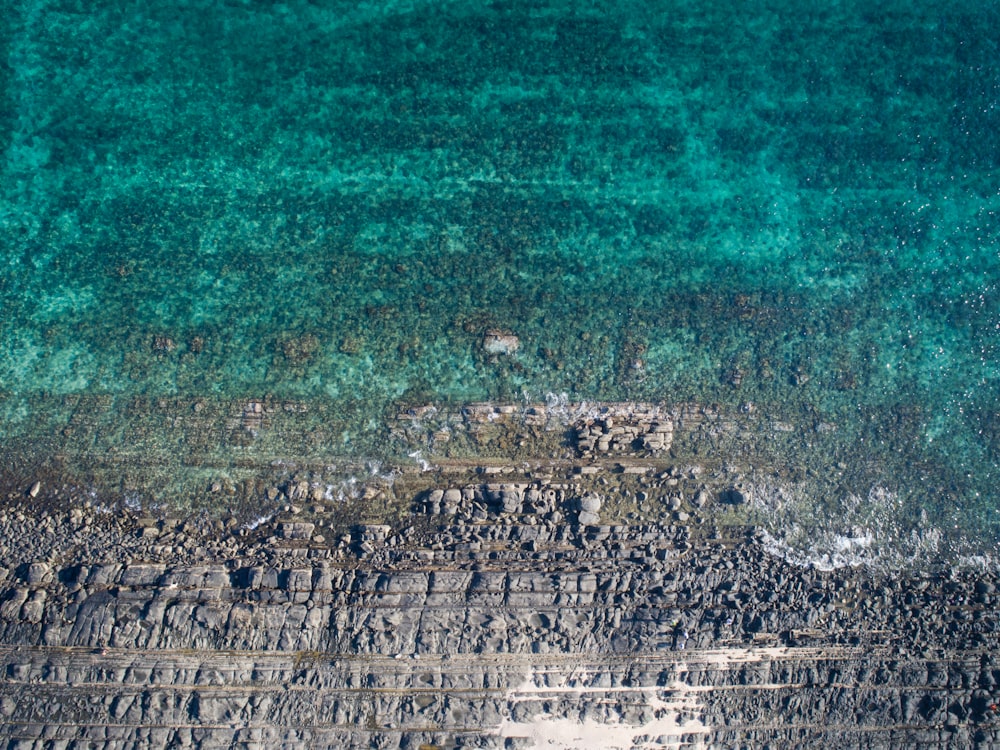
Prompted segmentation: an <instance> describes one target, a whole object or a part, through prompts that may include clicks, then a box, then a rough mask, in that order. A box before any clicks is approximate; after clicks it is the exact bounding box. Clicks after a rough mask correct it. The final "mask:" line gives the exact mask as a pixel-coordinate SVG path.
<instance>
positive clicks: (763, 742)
mask: <svg viewBox="0 0 1000 750" xmlns="http://www.w3.org/2000/svg"><path fill="white" fill-rule="evenodd" d="M639 411H640V412H641V414H642V416H641V417H640V418H638V419H636V420H633V421H631V422H629V421H628V419H627V418H624V417H623V416H622V415H621V414H616V415H612V416H611V417H610V419H604V418H602V419H601V421H600V426H599V427H598V430H599V433H600V434H599V436H597V440H596V442H595V445H594V446H593V448H590V447H580V445H579V444H574V445H573V446H571V448H572V450H573V452H574V455H573V456H571V457H569V458H567V459H565V460H564V459H562V458H561V459H560V460H554V459H553V458H552V457H551V456H548V457H539V458H538V460H537V461H535V462H534V463H530V462H528V463H525V462H520V463H517V464H514V463H503V462H497V461H486V460H482V461H464V462H463V461H457V460H456V461H451V462H445V461H442V462H440V463H439V464H436V465H435V467H434V468H433V470H426V471H423V470H420V469H419V468H411V469H407V470H405V471H404V470H401V476H400V477H399V478H398V480H397V481H396V482H395V484H394V486H393V487H392V488H391V490H389V489H387V488H385V487H381V486H379V487H376V489H374V490H371V491H368V490H363V491H361V492H360V493H359V497H360V498H365V497H369V498H370V499H372V500H374V498H376V497H378V496H379V494H378V493H382V494H385V493H391V494H392V495H393V497H394V498H395V501H398V502H399V503H402V505H403V507H404V511H403V512H401V513H399V514H397V515H396V516H394V517H392V518H390V517H375V516H376V514H374V513H371V512H370V511H365V510H364V509H363V508H360V507H359V508H356V509H355V516H356V518H355V521H356V522H354V523H344V521H343V519H344V518H345V514H344V512H343V511H337V512H336V513H335V512H334V511H332V510H331V509H330V508H329V507H328V506H327V505H324V503H323V502H322V501H321V500H317V499H316V498H312V497H311V496H312V494H313V490H314V489H315V487H312V486H310V481H309V480H308V479H302V478H297V477H292V478H290V479H288V480H286V481H284V482H282V483H281V484H280V485H276V486H274V487H272V488H265V489H264V490H263V492H265V493H268V492H270V493H271V495H273V497H272V500H274V501H275V502H276V503H279V504H280V510H278V511H276V513H275V514H274V515H273V516H272V517H270V518H265V519H258V520H257V521H256V522H255V523H253V524H246V523H241V522H237V521H235V520H233V519H211V518H207V517H200V518H189V519H174V518H169V517H165V516H162V515H161V516H146V515H141V514H140V513H138V512H129V511H127V510H126V511H121V510H116V511H115V512H109V511H108V510H107V509H104V508H101V507H100V506H94V505H85V504H79V505H74V506H72V507H69V508H65V507H61V506H60V505H59V504H58V503H55V504H53V503H49V504H48V505H46V504H44V503H41V502H28V501H26V499H25V494H24V493H23V492H22V493H20V494H17V495H11V496H10V497H8V499H7V502H6V504H5V505H4V507H3V509H2V517H0V545H2V547H3V549H2V550H0V551H2V553H3V561H4V562H3V567H2V568H0V659H2V662H3V665H2V669H0V715H2V717H3V719H2V721H0V736H2V737H3V738H4V740H6V741H7V743H8V745H9V746H11V747H72V746H101V747H122V748H125V747H204V748H214V747H246V748H270V747H279V746H286V747H291V746H302V747H306V746H308V747H337V748H341V747H348V748H353V747H357V748H369V747H376V748H425V749H426V748H455V747H477V748H488V747H496V748H534V747H547V748H551V747H563V748H572V747H581V748H588V747H633V746H636V745H638V746H645V747H680V746H691V747H699V746H700V747H763V746H769V747H788V748H792V747H809V746H818V745H821V744H826V745H828V746H831V747H838V748H875V747H879V748H882V747H900V748H904V747H905V748H921V747H924V748H931V747H956V748H959V747H989V746H995V745H997V744H1000V724H998V718H1000V714H998V713H997V709H996V708H995V704H996V702H997V700H998V698H1000V695H998V692H1000V664H998V657H997V653H998V650H997V647H998V641H1000V616H998V614H997V607H996V603H997V601H996V591H997V585H998V581H997V580H996V578H995V576H994V575H993V574H991V573H986V572H975V571H973V570H959V569H956V568H953V567H945V566H941V567H938V568H935V567H928V568H925V569H922V570H919V571H918V570H914V571H892V572H879V571H877V570H872V569H869V568H864V567H857V568H840V569H837V570H831V571H824V570H819V569H816V568H815V567H809V566H796V565H792V564H790V563H789V562H786V561H785V560H784V559H782V558H781V557H779V556H776V555H775V554H773V546H772V545H770V544H769V540H768V537H767V535H766V534H764V533H762V532H761V531H759V530H757V529H755V528H754V527H753V526H751V525H748V524H747V523H745V522H744V520H743V519H742V518H741V517H740V516H739V515H738V513H739V512H740V509H741V508H742V507H743V505H745V502H743V501H744V500H745V499H746V498H743V500H740V499H738V498H736V495H740V496H741V497H742V493H743V490H742V489H740V488H739V487H738V486H737V485H736V484H734V483H733V481H732V479H733V478H732V476H730V474H729V473H727V472H725V471H720V472H719V474H718V476H716V475H714V474H713V472H712V471H711V470H702V469H699V468H698V467H694V466H691V465H676V464H672V463H671V459H670V457H669V456H660V457H658V456H657V455H656V454H657V451H660V450H665V449H666V448H662V449H661V448H659V447H656V446H650V445H647V442H649V440H650V437H649V436H658V435H667V434H668V431H664V430H662V429H661V427H662V425H664V424H666V423H667V421H666V419H665V418H664V416H663V415H662V414H654V415H649V414H648V410H645V411H642V410H639ZM484 413H485V412H484ZM490 413H498V414H503V412H490ZM619 419H621V420H622V421H624V422H626V423H627V424H628V425H630V427H629V429H627V430H625V431H624V432H621V433H618V432H615V433H613V434H614V435H625V436H626V437H627V438H629V440H628V442H627V444H626V443H620V445H621V446H622V447H621V449H620V450H619V449H618V448H615V447H614V446H615V445H616V444H615V442H614V439H613V438H612V439H611V440H608V441H607V442H608V449H607V450H604V449H602V448H600V443H601V442H602V440H603V437H601V436H604V435H611V434H612V432H611V431H612V430H614V429H615V426H616V423H617V422H618V420H619ZM483 420H484V421H483V422H482V424H485V425H490V424H495V423H497V422H501V423H502V421H503V420H502V419H498V418H494V419H493V421H489V420H488V418H486V417H484V418H483ZM609 422H610V425H609ZM593 424H598V423H597V421H594V422H593ZM653 425H656V427H653ZM633 428H634V429H633ZM521 429H522V430H523V431H525V432H530V429H531V426H530V425H527V426H523V427H522V428H521ZM582 430H586V437H585V438H584V440H585V441H590V439H591V437H593V435H591V433H592V432H593V431H594V428H593V425H580V426H579V427H578V428H574V429H573V430H572V431H571V434H570V436H571V437H574V438H575V439H576V440H579V439H580V438H579V436H580V434H582V432H581V431H582ZM633 433H634V434H633ZM653 442H655V443H660V442H663V443H664V446H666V444H667V438H665V437H664V438H663V439H662V440H661V439H660V438H657V437H654V438H653ZM588 444H589V442H588ZM42 495H44V493H42ZM41 499H44V497H42V498H41ZM32 500H34V498H32ZM358 502H361V500H359V501H358ZM297 503H302V504H301V505H299V504H297ZM642 508H645V509H646V510H645V511H642V510H641V509H642ZM347 515H350V514H347ZM366 515H367V516H371V517H366ZM357 521H362V522H357Z"/></svg>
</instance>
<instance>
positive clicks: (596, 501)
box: [580, 495, 601, 513]
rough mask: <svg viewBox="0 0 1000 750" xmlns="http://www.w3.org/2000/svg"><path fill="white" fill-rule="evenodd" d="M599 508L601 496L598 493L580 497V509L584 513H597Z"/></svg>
mask: <svg viewBox="0 0 1000 750" xmlns="http://www.w3.org/2000/svg"><path fill="white" fill-rule="evenodd" d="M600 509H601V498H600V497H599V496H598V495H584V496H583V497H581V498H580V510H582V511H584V512H586V513H597V512H598V511H599V510H600Z"/></svg>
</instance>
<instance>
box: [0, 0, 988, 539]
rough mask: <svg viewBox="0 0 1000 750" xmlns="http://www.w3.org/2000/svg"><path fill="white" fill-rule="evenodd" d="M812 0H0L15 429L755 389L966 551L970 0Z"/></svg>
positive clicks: (978, 400)
mask: <svg viewBox="0 0 1000 750" xmlns="http://www.w3.org/2000/svg"><path fill="white" fill-rule="evenodd" d="M805 5H806V6H807V7H806V9H803V4H802V3H790V2H789V3H756V2H754V3H721V2H711V3H709V2H698V3H674V2H642V3H639V2H634V3H633V2H603V3H601V2H597V3H587V4H580V3H570V2H565V3H558V2H545V3H519V2H499V3H491V4H483V3H470V2H450V3H448V2H438V3H423V2H396V3H394V2H381V3H371V4H356V3H343V2H332V1H331V2H306V1H305V0H292V1H291V2H286V3H282V4H271V3H260V2H238V1H236V0H227V1H225V2H224V1H222V0H204V1H203V2H171V3H148V2H128V1H126V0H120V1H118V2H86V3H84V2H69V1H68V0H62V1H59V0H52V1H51V2H47V1H44V0H33V1H31V2H27V1H17V0H13V1H12V2H11V3H10V5H9V6H8V7H9V9H10V12H5V13H3V14H2V15H0V44H2V45H3V55H2V59H3V60H4V61H5V64H4V65H3V66H2V67H0V76H2V78H0V92H2V104H0V148H2V151H3V162H2V179H0V233H2V237H3V242H2V245H0V268H2V273H0V304H2V309H3V315H2V320H0V432H2V434H3V436H4V440H5V445H6V448H5V450H6V451H7V454H8V457H9V460H10V461H12V462H13V463H17V461H18V460H23V461H25V462H27V463H31V461H34V460H40V459H38V456H39V455H42V454H45V453H46V452H49V453H51V454H53V455H56V454H59V455H63V456H65V455H67V454H71V455H72V456H76V457H77V458H78V464H79V465H83V464H85V463H86V462H87V461H88V460H93V461H97V460H98V459H99V458H100V457H102V456H104V457H106V456H108V455H109V454H114V452H115V451H126V452H127V451H132V452H133V453H141V454H142V456H143V457H144V460H145V462H146V463H147V464H160V465H163V466H168V467H170V472H171V473H172V474H176V472H181V473H183V471H185V470H190V471H192V472H194V471H195V469H194V468H190V469H185V468H184V466H191V465H193V464H194V463H197V461H194V460H187V461H184V460H181V459H179V458H178V455H179V454H178V445H176V444H174V443H173V442H172V441H174V440H175V438H176V436H173V433H169V430H168V429H167V427H163V426H162V425H160V426H158V425H157V423H156V420H155V419H152V418H147V417H148V414H147V412H148V411H149V410H150V409H152V410H153V411H155V408H154V406H153V405H156V404H160V405H161V406H162V404H163V399H167V400H169V404H178V403H184V402H185V400H187V402H190V401H196V402H197V403H199V404H204V405H205V408H206V410H207V411H206V412H205V413H206V414H213V415H217V417H218V418H217V423H212V422H211V420H208V421H204V422H202V423H200V425H201V426H200V427H199V428H198V429H199V430H202V431H203V432H204V433H205V434H201V435H199V436H198V437H197V440H194V438H192V436H191V435H187V436H186V437H185V438H184V440H182V445H181V446H180V448H181V452H182V453H183V451H184V450H189V451H193V452H192V453H190V455H195V454H197V455H206V456H207V455H211V456H212V457H213V460H214V461H215V462H216V465H217V466H218V465H224V464H225V463H226V462H227V461H233V460H235V459H233V455H235V454H234V453H233V451H234V450H235V448H233V446H232V445H231V444H230V443H227V440H228V436H229V432H228V431H227V428H226V427H225V425H224V424H223V423H224V422H225V418H224V417H225V415H226V414H230V412H232V408H233V407H232V404H235V403H240V402H241V400H244V401H245V400H246V399H253V398H264V397H270V398H273V399H288V400H294V401H295V403H297V404H302V405H305V406H307V407H308V408H309V409H311V411H310V412H309V413H310V414H311V415H315V419H316V422H315V424H312V423H311V424H312V427H313V428H315V429H316V430H321V427H322V428H323V429H322V430H321V432H322V435H321V437H320V438H317V439H316V440H313V441H312V442H310V441H309V440H306V439H305V438H304V437H302V436H301V435H293V434H291V433H287V434H284V435H281V436H279V437H278V438H277V439H275V440H274V441H273V442H272V443H271V444H269V446H268V451H270V452H271V453H268V455H269V456H271V455H272V454H273V456H278V455H280V454H281V453H282V451H284V452H286V453H288V454H289V455H292V456H298V455H306V454H308V455H312V456H321V457H322V456H326V455H329V456H371V455H383V454H388V453H391V451H392V447H391V446H388V445H387V444H385V442H384V441H383V439H382V437H381V436H382V435H383V433H384V421H385V419H386V416H387V415H389V414H392V413H394V410H395V409H397V408H399V406H400V405H405V404H407V403H418V402H419V403H423V402H427V401H436V402H444V401H464V400H478V399H487V398H489V399H504V400H517V401H520V400H523V399H544V397H545V395H546V394H547V393H556V394H560V393H565V394H567V396H568V397H569V398H570V399H591V400H592V399H604V400H612V399H626V398H628V399H650V400H663V401H667V402H671V401H677V400H698V401H705V402H714V403H719V404H721V405H722V406H723V407H725V408H731V409H733V410H739V409H740V408H741V407H742V408H745V406H746V404H748V403H753V404H754V406H755V408H756V409H757V410H758V411H763V412H766V413H773V414H774V415H775V417H776V418H783V417H784V416H786V415H792V416H796V417H800V418H801V417H802V415H806V418H807V419H811V420H813V421H816V422H820V421H822V422H824V423H825V422H831V423H836V424H837V425H838V427H839V431H838V433H837V435H838V437H837V441H838V442H837V443H836V445H835V446H834V448H835V449H836V450H837V451H838V452H839V451H843V456H845V457H848V458H851V459H852V460H854V459H856V458H857V456H859V455H860V456H862V457H863V458H864V459H865V460H866V461H867V462H868V464H869V468H868V469H866V472H867V473H866V474H865V477H866V478H865V482H867V483H868V485H870V486H876V485H877V486H885V487H889V488H891V490H892V491H893V492H894V493H896V494H897V495H898V496H900V497H905V498H912V503H913V504H912V505H911V506H908V507H909V508H910V510H911V511H912V510H913V509H914V508H919V509H922V510H924V511H925V512H926V513H927V514H929V518H930V519H931V521H928V523H937V524H939V525H941V526H942V527H948V528H953V527H956V526H960V527H961V532H962V534H964V535H966V536H967V537H968V536H971V537H972V538H974V539H975V540H976V542H977V543H978V544H979V545H981V546H982V547H983V548H990V549H991V548H992V545H993V544H994V542H995V539H996V538H997V530H998V528H1000V526H998V516H997V503H998V498H997V495H996V492H995V490H994V486H995V483H996V477H997V461H998V458H1000V426H998V425H1000V422H998V411H1000V390H998V357H997V342H998V335H1000V299H998V294H997V281H998V279H1000V254H998V248H1000V244H998V239H1000V237H998V235H1000V222H998V220H997V211H998V210H1000V196H998V186H1000V180H998V178H1000V106H998V102H1000V95H998V94H1000V50H998V48H997V42H996V30H997V29H998V28H1000V9H998V6H995V5H993V4H989V3H962V2H959V3H949V4H947V7H944V8H939V7H938V5H939V4H932V3H917V4H915V5H914V4H910V5H906V6H900V7H899V9H898V10H897V9H894V6H893V4H890V5H889V6H886V7H884V8H880V9H879V10H878V11H877V12H876V11H873V10H871V9H870V8H871V6H870V4H868V3H860V2H857V3H855V2H830V3H823V4H811V3H810V4H805ZM493 328H496V329H501V330H504V331H508V332H511V333H514V334H516V335H517V336H518V338H519V341H520V347H519V349H518V350H517V352H516V353H515V354H513V355H511V356H505V355H500V356H492V355H489V354H488V353H486V352H484V351H483V347H482V343H483V335H484V332H485V331H487V330H490V329H493ZM80 404H87V405H88V406H87V409H89V410H90V411H89V412H88V414H89V416H87V415H84V416H81V407H80ZM95 404H96V405H97V406H95ZM199 408H200V407H199ZM95 410H96V411H95ZM144 410H145V411H144ZM227 410H228V411H227ZM140 413H141V414H145V415H146V416H144V417H142V418H141V419H140V418H139V417H137V416H136V415H137V414H140ZM94 414H96V415H97V416H94ZM810 415H811V416H810ZM74 420H76V422H74ZM81 421H82V422H83V423H84V428H85V430H84V431H85V432H86V433H87V436H86V437H85V438H84V437H82V436H81V430H79V429H76V431H75V432H74V429H75V427H74V425H75V424H76V423H79V422H81ZM161 421H162V420H161ZM137 422H142V424H143V426H142V429H139V428H137V427H136V426H135V425H136V423H137ZM220 425H221V426H220ZM160 427H163V429H160ZM165 430H166V432H165ZM323 430H325V431H323ZM168 433H169V434H168ZM316 434H319V433H316ZM184 441H186V442H184ZM192 441H193V442H194V443H196V444H197V445H196V447H195V448H192V447H191V446H192V444H193V443H192ZM230 442H231V441H230ZM238 447H240V449H245V448H246V446H245V445H242V446H238ZM199 451H200V453H199ZM838 456H839V453H838ZM11 457H12V458H11ZM872 467H874V468H872ZM124 484H125V485H127V484H128V482H125V483H124ZM856 489H857V491H861V490H862V489H864V488H861V487H858V488H856Z"/></svg>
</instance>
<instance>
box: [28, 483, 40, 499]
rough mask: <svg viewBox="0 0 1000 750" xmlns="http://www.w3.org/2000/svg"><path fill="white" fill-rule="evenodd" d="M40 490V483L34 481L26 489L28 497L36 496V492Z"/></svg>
mask: <svg viewBox="0 0 1000 750" xmlns="http://www.w3.org/2000/svg"><path fill="white" fill-rule="evenodd" d="M41 491H42V483H41V482H35V483H34V484H33V485H31V487H30V488H29V489H28V497H38V493H39V492H41Z"/></svg>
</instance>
